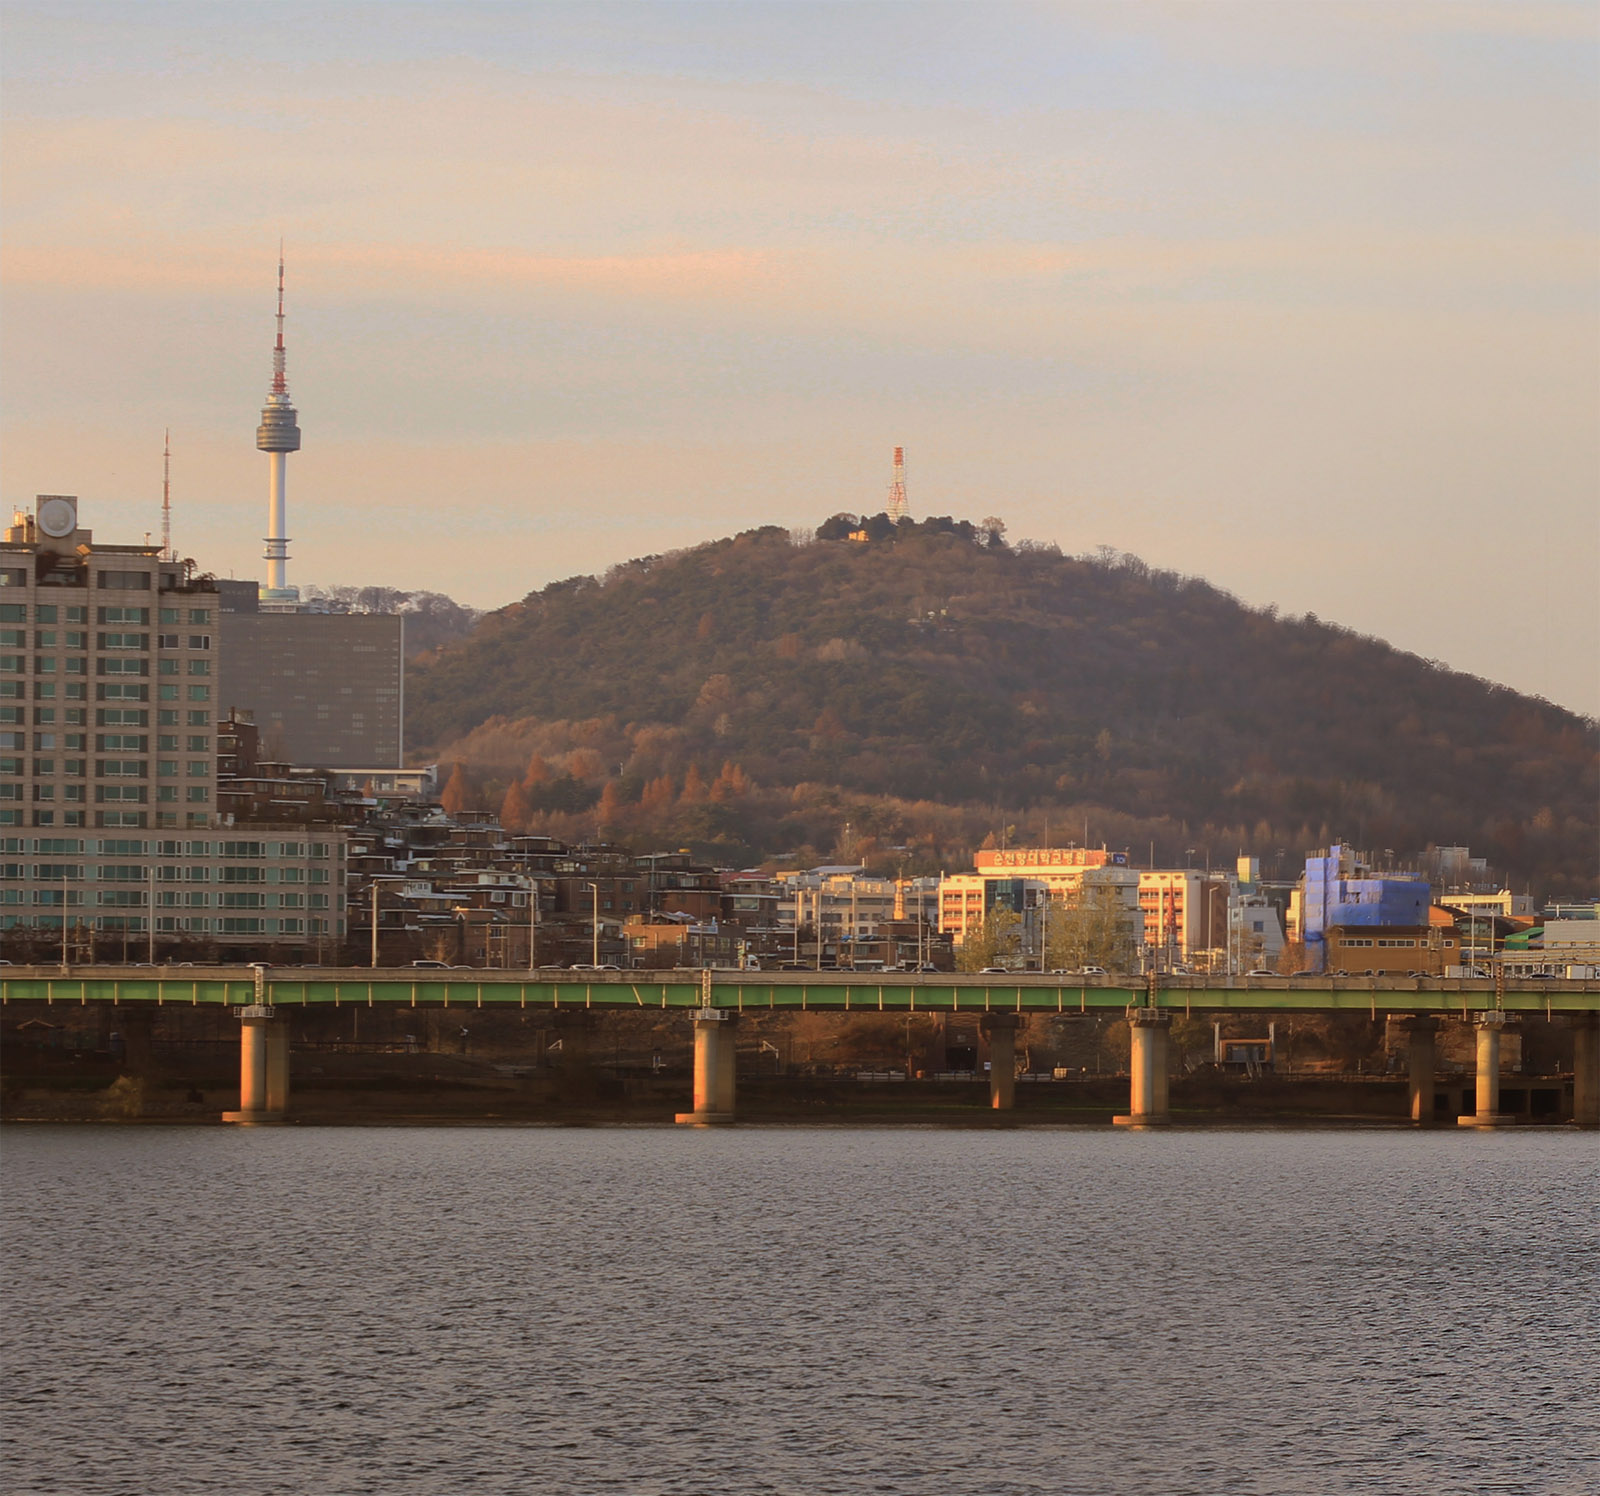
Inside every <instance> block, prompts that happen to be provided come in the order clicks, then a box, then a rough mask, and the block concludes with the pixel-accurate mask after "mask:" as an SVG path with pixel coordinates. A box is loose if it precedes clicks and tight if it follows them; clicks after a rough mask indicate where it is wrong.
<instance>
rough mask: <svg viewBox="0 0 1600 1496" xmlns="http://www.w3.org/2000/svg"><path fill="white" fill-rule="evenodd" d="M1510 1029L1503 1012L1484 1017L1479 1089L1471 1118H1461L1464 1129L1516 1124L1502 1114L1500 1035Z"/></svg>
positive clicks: (1480, 1035)
mask: <svg viewBox="0 0 1600 1496" xmlns="http://www.w3.org/2000/svg"><path fill="white" fill-rule="evenodd" d="M1505 1026H1506V1015H1505V1014H1504V1013H1501V1012H1491V1013H1480V1014H1478V1017H1477V1027H1478V1087H1477V1096H1476V1099H1475V1100H1476V1104H1475V1105H1474V1107H1473V1112H1472V1115H1471V1116H1470V1117H1457V1118H1456V1121H1457V1122H1459V1123H1460V1124H1461V1126H1463V1127H1504V1126H1506V1125H1507V1124H1508V1123H1511V1122H1514V1121H1516V1118H1515V1117H1512V1116H1509V1115H1507V1114H1506V1113H1504V1112H1502V1111H1501V1110H1500V1033H1501V1031H1502V1030H1503V1029H1504V1028H1505Z"/></svg>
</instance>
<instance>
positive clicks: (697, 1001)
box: [0, 966, 1600, 1017]
mask: <svg viewBox="0 0 1600 1496" xmlns="http://www.w3.org/2000/svg"><path fill="white" fill-rule="evenodd" d="M703 975H704V974H703V973H701V972H699V971H664V972H628V971H624V972H591V973H585V974H584V975H583V976H582V977H576V978H575V974H573V973H570V972H560V973H558V972H555V971H542V972H532V973H527V972H505V971H479V970H466V969H457V970H452V971H440V972H428V973H427V974H426V975H423V974H422V973H420V972H418V971H417V970H415V969H414V968H401V969H398V970H383V969H379V970H369V969H366V968H355V967H339V968H331V967H330V968H321V969H318V970H317V971H316V974H315V975H312V974H310V973H309V972H308V970H307V969H306V968H304V967H274V968H268V969H267V971H266V973H265V989H266V990H265V994H264V995H265V998H266V1001H267V1002H269V1003H271V1004H273V1005H274V1006H290V1007H299V1006H302V1005H305V1006H342V1005H349V1004H360V1005H362V1006H372V1005H376V1004H380V1003H381V1004H384V1005H398V1006H404V1007H452V1008H454V1007H469V1008H476V1007H485V1008H486V1007H507V1006H512V1007H537V1008H657V1009H660V1008H678V1009H693V1008H699V1007H701V1006H702V1005H703V1003H704V987H703V985H702V984H703ZM710 976H711V988H710V997H711V1005H712V1006H713V1007H717V1008H728V1009H734V1010H738V1011H745V1010H750V1011H756V1010H767V1009H773V1010H776V1009H790V1010H806V1011H838V1012H845V1011H849V1012H856V1011H868V1010H881V1011H895V1012H981V1011H998V1012H1021V1013H1055V1012H1089V1011H1091V1010H1098V1011H1105V1010H1107V1009H1115V1010H1121V1009H1123V1008H1126V1007H1128V1006H1129V1005H1130V1004H1136V1003H1143V1002H1144V1001H1145V999H1146V996H1147V994H1148V990H1149V989H1148V987H1147V986H1146V983H1145V982H1144V980H1143V979H1141V978H1135V977H1103V978H1100V979H1099V980H1094V979H1090V980H1088V981H1084V980H1083V979H1081V978H1078V979H1073V978H1065V979H1063V978H1061V977H1053V976H1037V975H1020V974H1019V975H1014V976H1008V977H1006V978H1004V979H996V978H995V977H992V976H962V975H944V974H940V975H939V976H937V977H930V976H928V975H926V974H921V975H914V974H911V973H903V972H885V973H882V974H881V975H880V974H877V973H872V974H866V973H861V972H739V971H715V972H712V973H710ZM257 1000H258V999H257V995H256V973H255V970H254V969H252V968H251V967H248V966H232V967H222V966H208V967H197V968H185V967H163V968H151V967H148V966H145V967H139V966H121V967H118V966H95V967H73V968H70V969H64V968H61V967H56V966H50V967H28V966H16V967H10V968H0V1003H12V1002H45V1003H89V1002H110V1003H156V1004H184V1005H190V1004H194V1005H200V1004H222V1005H241V1006H242V1005H245V1004H249V1003H253V1002H256V1001H257ZM1155 1000H1156V1003H1157V1005H1158V1006H1160V1007H1163V1008H1168V1009H1173V1010H1178V1011H1183V1012H1190V1011H1194V1010H1196V1009H1198V1010H1201V1011H1205V1012H1223V1011H1230V1010H1240V1011H1243V1010H1253V1011H1258V1012H1367V1013H1370V1014H1371V1015H1372V1016H1374V1017H1375V1016H1376V1015H1377V1014H1379V1013H1439V1014H1444V1015H1447V1016H1448V1015H1452V1014H1453V1015H1456V1016H1461V1017H1465V1016H1470V1015H1471V1014H1472V1013H1479V1012H1485V1011H1490V1010H1492V1009H1494V1008H1495V1007H1496V1006H1500V1007H1502V1008H1503V1009H1504V1010H1505V1011H1507V1012H1524V1013H1543V1014H1545V1015H1547V1016H1549V1015H1553V1014H1556V1013H1600V982H1593V981H1508V982H1507V983H1506V984H1505V989H1504V995H1503V998H1502V999H1501V1000H1500V1002H1499V1003H1498V1004H1497V1002H1496V997H1495V984H1494V983H1493V982H1492V981H1488V980H1481V979H1479V980H1455V979H1441V978H1426V977H1425V978H1408V977H1312V978H1304V977H1302V978H1290V977H1277V976H1273V977H1232V978H1227V977H1204V976H1172V977H1163V978H1162V979H1161V984H1160V987H1159V989H1158V991H1157V992H1156V995H1155Z"/></svg>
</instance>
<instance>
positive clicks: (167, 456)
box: [161, 426, 172, 561]
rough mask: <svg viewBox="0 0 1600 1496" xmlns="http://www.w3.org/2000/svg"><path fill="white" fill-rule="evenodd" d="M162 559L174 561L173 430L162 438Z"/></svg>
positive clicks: (170, 429)
mask: <svg viewBox="0 0 1600 1496" xmlns="http://www.w3.org/2000/svg"><path fill="white" fill-rule="evenodd" d="M161 559H162V560H163V561H170V560H171V559H172V428H171V427H170V426H169V427H168V428H167V430H166V432H165V433H164V434H163V436H162V448H161Z"/></svg>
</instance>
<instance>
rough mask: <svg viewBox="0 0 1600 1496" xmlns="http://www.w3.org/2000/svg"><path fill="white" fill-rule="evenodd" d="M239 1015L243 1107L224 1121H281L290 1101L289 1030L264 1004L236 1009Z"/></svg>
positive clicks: (240, 1102) (249, 1122)
mask: <svg viewBox="0 0 1600 1496" xmlns="http://www.w3.org/2000/svg"><path fill="white" fill-rule="evenodd" d="M234 1012H235V1013H236V1014H237V1015H238V1017H239V1110H238V1111H236V1112H224V1113H223V1114H222V1120H223V1121H224V1122H238V1123H243V1124H244V1125H246V1126H259V1125H260V1124H262V1123H269V1122H281V1121H283V1118H284V1113H285V1111H286V1110H287V1109H288V1104H289V1030H288V1025H287V1024H285V1023H283V1022H281V1021H280V1020H278V1019H276V1018H274V1017H273V1012H272V1009H271V1008H270V1007H268V1006H267V1005H266V1004H264V1003H252V1004H251V1005H250V1006H249V1007H245V1008H235V1009H234Z"/></svg>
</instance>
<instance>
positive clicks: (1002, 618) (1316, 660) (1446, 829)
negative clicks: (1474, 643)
mask: <svg viewBox="0 0 1600 1496" xmlns="http://www.w3.org/2000/svg"><path fill="white" fill-rule="evenodd" d="M408 696H409V723H408V726H409V729H410V733H411V736H412V739H413V745H414V747H415V748H416V749H417V750H418V751H419V752H425V753H427V754H429V755H434V754H437V755H439V756H441V757H443V758H446V759H451V760H455V761H457V762H459V763H460V764H461V765H462V766H463V767H462V768H461V770H460V771H459V772H458V773H457V774H456V776H455V779H456V783H455V789H454V793H455V795H456V797H457V799H458V800H461V799H462V798H463V797H466V798H467V799H472V798H477V799H478V800H480V801H482V802H483V803H485V804H489V805H490V806H491V808H493V806H494V804H495V803H496V802H497V798H498V801H499V803H500V805H501V808H502V809H504V810H505V812H506V814H507V817H508V819H511V820H513V821H515V820H517V819H519V818H520V819H522V820H523V821H524V822H525V823H526V824H528V825H530V826H532V825H537V826H548V827H549V828H550V829H552V830H554V831H556V832H558V833H560V834H568V835H571V834H574V833H578V834H584V833H587V834H593V833H594V832H595V831H600V832H602V833H605V834H609V835H631V836H634V837H639V836H654V837H657V838H659V839H661V840H662V841H668V840H678V841H683V842H684V843H686V844H691V845H696V846H697V847H698V848H699V849H701V850H704V851H706V852H708V853H709V854H711V855H721V856H722V857H723V858H724V859H727V860H739V859H749V858H754V857H757V856H763V855H770V854H773V853H778V852H785V851H814V850H817V849H820V850H821V851H822V852H826V851H827V850H828V849H829V848H833V849H834V850H835V851H842V852H845V853H848V854H855V853H859V852H861V851H862V850H863V849H862V846H861V842H862V841H863V840H865V841H866V842H867V843H868V844H869V845H867V847H866V851H867V852H868V853H869V854H877V855H879V856H880V857H881V856H886V855H887V849H889V848H891V847H892V848H893V849H894V851H895V854H896V855H897V856H899V858H900V865H907V866H909V865H915V864H917V863H926V862H928V861H934V862H938V861H942V860H945V859H946V858H950V859H959V858H960V857H961V856H963V855H964V852H965V850H967V849H968V847H969V846H970V844H971V843H972V841H973V840H974V839H975V838H981V837H982V835H983V834H984V831H985V830H986V829H987V830H990V831H995V832H997V833H999V834H1001V835H1005V834H1008V829H1007V828H1008V827H1010V826H1012V825H1013V824H1015V825H1018V826H1020V827H1022V828H1023V830H1022V834H1023V835H1025V836H1027V837H1028V838H1029V839H1031V840H1039V839H1040V838H1041V832H1043V833H1044V834H1045V835H1048V834H1049V833H1048V828H1049V827H1050V826H1051V825H1053V826H1054V827H1055V828H1056V834H1055V837H1054V840H1056V841H1057V842H1060V841H1062V840H1064V837H1063V836H1062V834H1061V832H1062V830H1063V828H1070V831H1071V833H1072V835H1073V837H1074V839H1076V836H1077V834H1078V833H1079V832H1080V831H1083V832H1086V833H1087V836H1088V837H1089V838H1092V839H1093V840H1095V841H1100V840H1106V841H1109V842H1110V843H1111V844H1112V845H1114V846H1115V845H1123V844H1126V845H1129V846H1131V847H1132V848H1133V849H1134V850H1135V851H1137V852H1141V853H1142V852H1143V851H1144V850H1145V843H1146V841H1150V840H1153V841H1155V842H1157V844H1158V847H1157V860H1164V859H1172V858H1175V857H1180V856H1192V855H1197V854H1198V853H1199V852H1201V851H1202V850H1205V851H1209V852H1212V853H1214V854H1215V855H1217V856H1219V857H1226V858H1231V857H1232V856H1234V855H1235V854H1236V853H1237V852H1239V851H1247V852H1255V853H1258V854H1260V855H1262V856H1263V857H1265V858H1267V859H1269V860H1271V859H1273V858H1274V857H1278V858H1283V857H1284V854H1285V853H1287V859H1286V861H1287V862H1288V863H1293V862H1295V861H1297V860H1298V858H1299V856H1300V854H1301V853H1302V852H1303V851H1304V849H1305V848H1306V847H1309V846H1312V845H1315V844H1321V843H1325V842H1326V841H1328V840H1329V839H1331V838H1335V837H1343V838H1346V839H1349V840H1352V841H1355V842H1356V843H1357V844H1360V845H1365V846H1370V847H1373V848H1376V849H1379V850H1382V849H1393V850H1394V851H1395V852H1396V853H1397V854H1398V855H1400V856H1401V857H1404V856H1407V855H1415V854H1418V853H1420V852H1422V851H1423V850H1424V849H1426V848H1427V847H1428V846H1430V845H1436V844H1437V845H1446V844H1449V845H1470V846H1471V847H1472V849H1473V851H1474V852H1475V853H1477V854H1480V855H1484V854H1486V855H1487V856H1488V857H1489V858H1490V860H1491V862H1492V863H1493V864H1494V865H1495V866H1496V867H1497V868H1498V869H1499V870H1500V871H1501V872H1502V873H1503V875H1504V876H1505V877H1506V878H1508V879H1511V880H1514V881H1515V882H1516V884H1517V886H1519V887H1521V886H1523V885H1525V884H1530V883H1531V884H1532V885H1534V886H1536V887H1537V888H1539V889H1541V890H1544V891H1547V892H1552V893H1556V892H1564V891H1571V892H1576V891H1579V890H1585V891H1587V890H1588V887H1589V884H1590V883H1591V881H1592V878H1593V854H1594V847H1595V839H1596V819H1597V816H1596V805H1597V801H1600V780H1597V756H1596V752H1595V733H1594V727H1595V724H1594V723H1593V722H1592V721H1589V720H1586V719H1584V718H1582V717H1579V716H1576V715H1575V714H1573V713H1571V712H1568V711H1565V710H1563V709H1562V708H1560V707H1557V706H1553V705H1551V704H1550V703H1548V702H1545V701H1542V700H1537V699H1533V698H1529V697H1526V696H1523V695H1520V694H1519V693H1517V692H1515V691H1513V690H1510V689H1508V688H1507V687H1504V686H1498V685H1493V684H1490V683H1487V682H1485V681H1482V680H1479V679H1477V678H1475V677H1472V676H1468V675H1463V674H1461V673H1458V672H1455V671H1451V670H1449V669H1446V668H1445V667H1443V666H1441V665H1439V664H1437V663H1434V662H1431V661H1426V660H1422V659H1419V658H1417V657H1416V656H1414V655H1409V654H1406V653H1403V652H1401V651H1399V650H1396V649H1394V648H1392V647H1391V646H1389V645H1388V644H1385V643H1383V642H1382V641H1381V640H1377V639H1373V638H1367V637H1363V636H1361V635H1359V634H1356V633H1354V632H1352V631H1351V630H1350V629H1348V628H1343V627H1339V626H1337V625H1334V624H1329V623H1325V622H1322V621H1320V620H1318V619H1317V618H1316V617H1314V616H1312V615H1307V616H1306V617H1303V618H1287V617H1279V616H1278V615H1277V613H1276V611H1275V610H1274V609H1271V608H1266V609H1254V608H1249V607H1246V606H1244V605H1243V604H1241V603H1240V602H1239V601H1238V600H1237V599H1235V598H1233V597H1231V596H1229V595H1228V594H1227V593H1224V592H1222V591H1220V590H1219V589H1217V588H1215V587H1212V586H1210V585H1209V584H1207V583H1205V582H1203V581H1200V580H1197V579H1195V578H1193V577H1185V576H1180V575H1178V574H1176V573H1173V572H1168V571H1158V570H1153V569H1152V568H1150V567H1148V566H1146V565H1145V564H1144V563H1143V562H1142V561H1140V560H1138V559H1137V558H1136V557H1133V556H1129V555H1125V554H1122V555H1119V554H1117V553H1115V552H1112V551H1109V550H1102V551H1100V552H1098V553H1097V554H1095V555H1092V556H1076V557H1074V556H1066V555H1063V554H1061V553H1060V552H1059V551H1058V550H1057V549H1056V548H1055V547H1052V546H1037V545H1032V544H1029V543H1027V542H1023V543H1021V544H1018V545H1014V546H1013V545H1010V544H1008V543H1007V542H1006V539H1005V535H1004V526H1003V525H1001V524H1000V522H999V521H995V520H985V521H983V522H982V523H981V524H972V523H970V522H967V521H957V520H951V519H948V518H941V519H930V520H924V521H921V522H912V521H909V520H902V521H900V522H899V523H898V524H895V523H894V522H891V521H889V520H888V519H887V517H885V516H882V515H878V516H853V515H839V516H835V517H833V518H832V519H830V520H829V521H827V522H826V523H825V524H824V525H822V526H820V527H819V528H818V530H817V531H816V533H815V535H807V534H799V535H797V534H793V533H790V532H788V531H785V530H782V529H778V528H776V527H766V528H762V529H756V530H749V531H746V532H744V533H742V534H739V535H736V536H734V537H732V538H731V539H727V540H717V541H712V542H710V543H708V544H705V545H700V546H696V547H694V548H692V549H689V550H684V551H678V552H674V553H671V554H668V555H662V556H647V557H642V558H640V559H638V560H635V561H630V562H628V563H626V564H624V565H620V566H616V567H614V568H612V569H611V570H610V571H608V572H607V573H605V574H604V575H603V576H598V577H588V576H584V577H573V578H570V579H568V580H565V581H560V582H554V583H551V584H550V585H549V586H547V587H544V588H543V589H541V590H539V591H537V592H532V593H529V594H528V596H527V597H526V598H524V599H523V600H522V601H521V602H519V603H514V604H512V605H510V606H508V607H505V608H502V609H500V610H499V611H497V612H494V613H491V614H489V615H487V616H486V617H485V618H483V619H482V620H481V621H480V622H479V623H478V625H477V627H476V628H475V629H473V631H472V632H471V633H470V634H469V635H468V636H467V637H466V638H464V639H462V640H460V641H457V642H454V643H451V644H449V645H447V646H445V647H442V648H440V649H438V650H436V651H433V652H431V653H427V654H424V655H422V656H421V657H420V658H419V659H418V660H416V661H415V662H414V666H413V670H412V674H411V676H410V678H409V682H408ZM563 818H565V819H563ZM845 820H849V822H850V827H849V829H848V831H845V830H842V829H841V828H842V826H843V822H844V821H845ZM1086 823H1087V824H1086ZM841 836H843V837H846V838H847V839H848V838H854V839H855V841H854V844H852V845H848V846H843V845H836V842H838V839H839V838H840V837H841ZM908 856H909V858H910V861H909V863H908V862H907V858H908Z"/></svg>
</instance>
